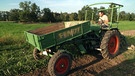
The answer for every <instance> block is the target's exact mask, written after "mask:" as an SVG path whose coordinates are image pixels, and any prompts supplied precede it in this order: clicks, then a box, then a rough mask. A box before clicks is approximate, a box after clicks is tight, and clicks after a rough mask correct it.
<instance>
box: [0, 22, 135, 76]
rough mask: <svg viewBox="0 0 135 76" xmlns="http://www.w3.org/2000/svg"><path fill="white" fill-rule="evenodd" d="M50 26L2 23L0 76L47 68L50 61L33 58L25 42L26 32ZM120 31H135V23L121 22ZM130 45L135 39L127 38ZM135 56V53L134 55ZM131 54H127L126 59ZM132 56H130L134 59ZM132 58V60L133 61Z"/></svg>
mask: <svg viewBox="0 0 135 76" xmlns="http://www.w3.org/2000/svg"><path fill="white" fill-rule="evenodd" d="M48 25H50V24H44V23H37V24H22V23H14V22H0V65H1V66H0V76H4V75H6V76H15V75H19V74H24V73H27V72H30V71H32V70H34V69H36V68H40V67H46V66H47V63H48V59H44V60H41V61H35V60H34V58H33V56H32V50H33V49H34V47H33V46H31V45H30V44H29V43H27V42H26V41H25V37H24V31H27V30H32V29H36V28H40V27H44V26H48ZM119 28H120V30H133V29H135V22H130V21H121V22H120V23H119ZM127 40H128V42H129V43H133V44H134V43H135V42H134V40H135V38H134V37H133V39H132V37H127ZM131 54H132V56H133V55H134V56H135V53H132V52H131ZM127 55H129V54H125V57H126V56H127ZM132 56H130V57H131V58H132ZM131 58H130V59H131ZM133 58H134V57H133Z"/></svg>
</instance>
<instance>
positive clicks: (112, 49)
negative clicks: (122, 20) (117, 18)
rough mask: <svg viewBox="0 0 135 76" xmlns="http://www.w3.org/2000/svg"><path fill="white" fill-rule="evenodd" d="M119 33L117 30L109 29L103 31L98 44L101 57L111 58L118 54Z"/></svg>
mask: <svg viewBox="0 0 135 76" xmlns="http://www.w3.org/2000/svg"><path fill="white" fill-rule="evenodd" d="M119 35H120V34H119V31H118V30H109V31H107V32H106V33H105V35H104V37H103V38H102V41H101V45H100V48H101V54H102V56H103V58H106V59H112V58H114V57H115V56H116V55H117V54H118V52H119V47H120V36H119Z"/></svg>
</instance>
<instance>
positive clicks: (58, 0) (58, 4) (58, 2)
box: [0, 0, 135, 13]
mask: <svg viewBox="0 0 135 76" xmlns="http://www.w3.org/2000/svg"><path fill="white" fill-rule="evenodd" d="M24 1H31V2H32V3H36V4H37V5H38V6H39V7H40V9H43V8H50V10H51V11H52V12H59V13H60V12H68V13H72V12H78V10H81V8H82V7H83V6H85V5H90V4H93V3H99V2H114V3H117V4H122V5H124V7H123V8H121V11H126V12H129V13H135V0H1V1H0V11H10V9H14V8H17V9H18V8H19V3H20V2H24ZM101 6H103V5H101Z"/></svg>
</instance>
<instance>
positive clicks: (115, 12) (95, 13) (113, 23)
mask: <svg viewBox="0 0 135 76" xmlns="http://www.w3.org/2000/svg"><path fill="white" fill-rule="evenodd" d="M97 7H98V8H97ZM121 7H123V5H120V4H116V3H112V2H106V3H95V4H91V5H87V6H86V7H85V8H86V10H85V20H87V19H88V14H90V13H88V8H91V9H93V10H92V13H91V19H90V21H91V25H98V26H101V28H102V29H114V28H118V23H119V13H120V8H121ZM100 11H102V12H104V13H105V15H106V16H107V17H108V27H105V28H104V27H102V24H101V23H100V24H99V23H98V22H99V12H100ZM102 22H104V21H102Z"/></svg>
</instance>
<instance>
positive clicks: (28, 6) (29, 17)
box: [19, 1, 40, 22]
mask: <svg viewBox="0 0 135 76" xmlns="http://www.w3.org/2000/svg"><path fill="white" fill-rule="evenodd" d="M19 5H20V8H21V11H20V20H21V21H24V22H36V21H37V20H38V16H39V13H40V8H39V6H37V5H36V4H35V3H31V1H24V2H20V4H19Z"/></svg>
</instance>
